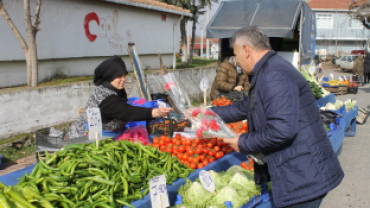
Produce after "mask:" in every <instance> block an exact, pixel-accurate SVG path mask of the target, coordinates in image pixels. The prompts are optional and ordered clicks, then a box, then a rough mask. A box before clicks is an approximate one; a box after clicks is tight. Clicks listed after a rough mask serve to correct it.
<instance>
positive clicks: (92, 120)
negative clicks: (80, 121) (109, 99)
mask: <svg viewBox="0 0 370 208" xmlns="http://www.w3.org/2000/svg"><path fill="white" fill-rule="evenodd" d="M86 113H87V120H88V121H87V122H88V125H89V140H95V139H96V136H97V137H98V140H100V139H101V138H102V121H101V115H100V109H99V108H88V109H87V110H86Z"/></svg>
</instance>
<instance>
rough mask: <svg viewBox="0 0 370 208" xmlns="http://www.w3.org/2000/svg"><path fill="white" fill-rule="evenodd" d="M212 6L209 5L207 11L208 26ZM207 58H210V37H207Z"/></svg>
mask: <svg viewBox="0 0 370 208" xmlns="http://www.w3.org/2000/svg"><path fill="white" fill-rule="evenodd" d="M210 8H211V6H210V5H207V13H206V15H207V22H206V23H207V24H206V26H207V25H208V24H209V13H210V10H211V9H210ZM206 28H207V27H206ZM206 36H207V34H206ZM206 58H207V59H209V39H208V38H207V39H206Z"/></svg>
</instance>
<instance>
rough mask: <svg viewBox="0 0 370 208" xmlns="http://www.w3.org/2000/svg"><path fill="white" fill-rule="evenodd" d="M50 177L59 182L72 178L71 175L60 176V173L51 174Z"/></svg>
mask: <svg viewBox="0 0 370 208" xmlns="http://www.w3.org/2000/svg"><path fill="white" fill-rule="evenodd" d="M49 177H50V178H51V179H52V180H54V181H57V182H69V181H71V180H72V178H71V177H69V176H59V175H53V174H51V175H49Z"/></svg>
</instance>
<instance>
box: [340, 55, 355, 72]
mask: <svg viewBox="0 0 370 208" xmlns="http://www.w3.org/2000/svg"><path fill="white" fill-rule="evenodd" d="M356 58H357V55H346V56H342V57H341V58H340V59H338V61H337V65H338V67H339V70H340V71H344V70H350V71H352V69H353V63H354V62H355V60H356Z"/></svg>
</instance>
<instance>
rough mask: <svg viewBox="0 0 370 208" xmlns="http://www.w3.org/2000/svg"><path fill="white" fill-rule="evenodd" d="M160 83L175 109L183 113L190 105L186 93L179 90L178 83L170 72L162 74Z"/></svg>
mask: <svg viewBox="0 0 370 208" xmlns="http://www.w3.org/2000/svg"><path fill="white" fill-rule="evenodd" d="M162 83H163V85H164V86H165V89H166V92H167V93H168V95H169V96H170V97H171V99H172V100H173V102H174V105H175V106H176V107H177V109H179V110H180V111H181V112H182V113H184V112H185V110H186V109H188V108H191V107H192V106H191V102H190V99H189V97H188V95H187V94H186V93H185V92H183V91H182V90H181V88H180V85H179V83H178V82H177V80H176V78H175V76H174V75H173V74H172V73H168V74H166V75H164V76H163V80H162Z"/></svg>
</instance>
